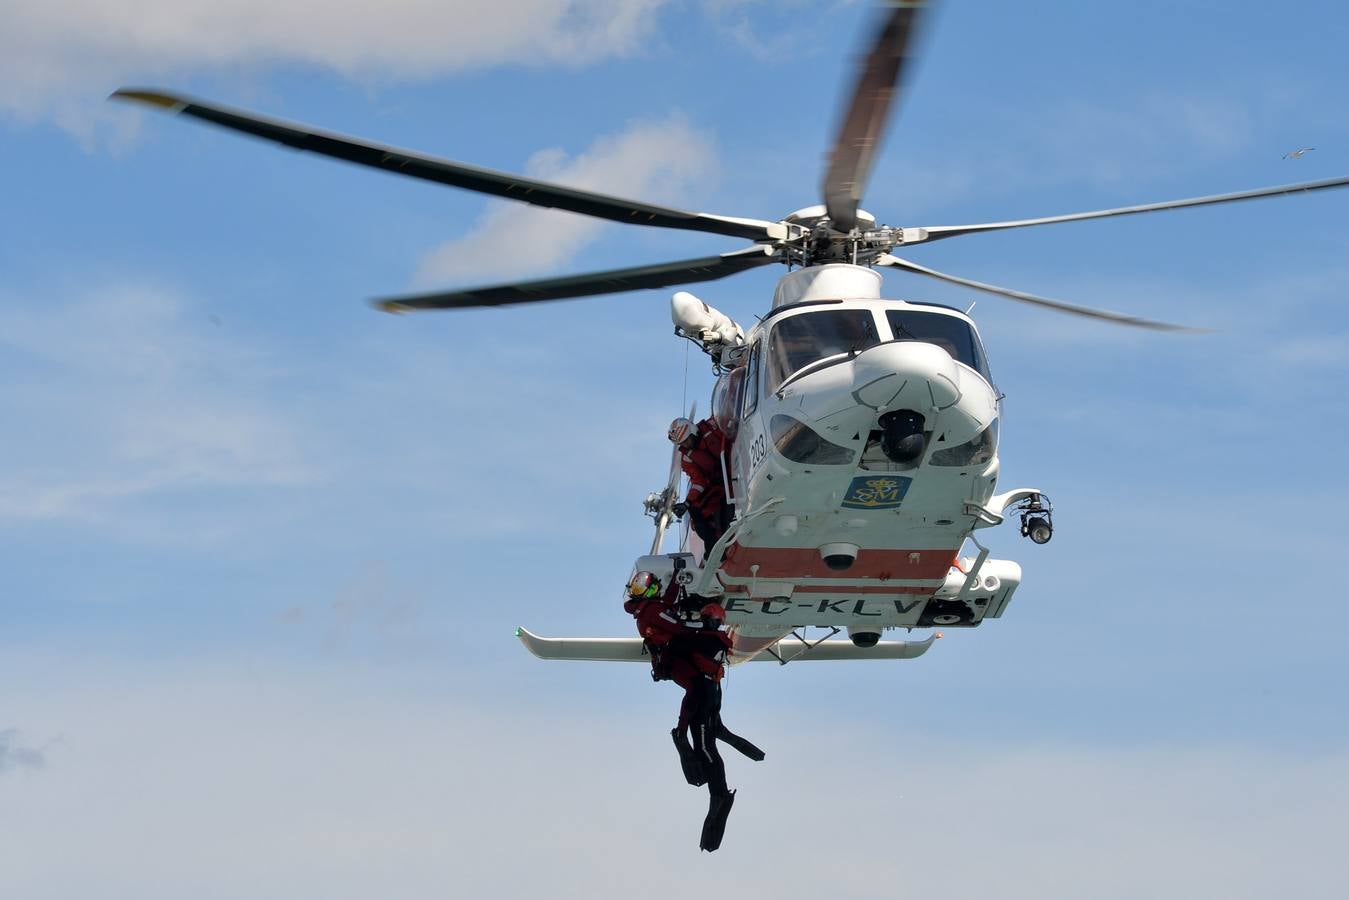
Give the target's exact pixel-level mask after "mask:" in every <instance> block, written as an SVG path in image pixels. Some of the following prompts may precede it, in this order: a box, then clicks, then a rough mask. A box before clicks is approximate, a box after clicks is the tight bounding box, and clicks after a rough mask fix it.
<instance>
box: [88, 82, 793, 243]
mask: <svg viewBox="0 0 1349 900" xmlns="http://www.w3.org/2000/svg"><path fill="white" fill-rule="evenodd" d="M112 99H116V100H130V101H134V102H137V103H145V104H148V105H150V106H155V107H159V108H161V109H166V110H168V111H169V112H171V113H180V114H182V115H185V116H192V117H193V118H196V119H202V120H203V121H206V122H211V123H212V124H215V125H220V126H222V127H225V128H230V129H233V130H235V131H241V132H243V133H245V134H251V135H253V136H254V137H260V138H263V139H264V140H268V141H275V142H276V143H278V144H285V145H286V146H288V147H293V148H294V149H296V150H308V151H309V152H311V153H319V154H322V155H324V156H331V157H334V158H336V159H343V160H346V161H347V162H352V163H357V164H358V165H362V166H370V167H371V168H375V169H383V170H384V171H386V172H394V173H396V174H399V175H408V176H411V177H413V178H421V179H423V180H425V181H434V182H437V183H439V184H448V185H450V186H452V187H458V188H465V189H467V190H470V191H477V192H479V193H482V194H492V195H494V196H497V197H506V198H508V199H511V200H519V201H522V202H524V203H532V204H533V205H535V206H544V207H549V208H552V209H561V210H566V211H567V212H574V213H580V214H581V215H586V216H595V217H596V218H600V219H611V220H613V221H615V222H626V223H630V224H635V225H653V226H656V227H659V228H681V229H684V230H686V231H706V232H710V233H712V234H724V235H729V236H730V237H739V238H748V239H750V240H757V241H762V240H780V239H783V238H785V237H786V236H787V229H786V226H784V225H782V224H781V223H778V222H765V221H760V220H758V219H737V218H732V217H729V216H717V215H712V214H710V213H692V212H685V211H683V210H680V209H672V208H670V207H665V206H654V205H652V204H650V203H641V202H638V201H635V200H624V199H623V198H621V197H610V196H607V195H605V194H596V193H592V192H590V191H583V190H578V189H576V188H569V187H563V186H562V185H557V184H550V183H548V182H546V181H535V180H533V179H529V178H524V177H522V176H520V175H512V174H510V173H509V172H497V171H494V170H492V169H482V168H479V167H477V166H470V165H465V164H464V163H459V162H453V161H451V160H447V159H438V158H436V157H434V156H426V155H424V154H421V153H414V152H412V151H410V150H399V149H397V148H394V147H386V146H383V145H381V144H372V143H368V142H366V141H362V140H359V139H357V138H352V137H346V136H344V135H340V134H335V133H332V132H326V131H318V130H316V129H314V128H311V127H310V126H308V125H301V124H299V123H295V122H285V121H282V120H280V119H272V118H268V117H266V116H259V115H256V114H254V113H250V112H246V111H244V110H240V109H233V108H231V107H227V106H217V105H215V104H212V103H206V102H204V101H201V100H197V99H194V98H192V97H187V96H183V95H179V94H170V93H165V92H162V91H156V90H145V89H133V88H122V89H120V90H117V91H114V92H113V94H112Z"/></svg>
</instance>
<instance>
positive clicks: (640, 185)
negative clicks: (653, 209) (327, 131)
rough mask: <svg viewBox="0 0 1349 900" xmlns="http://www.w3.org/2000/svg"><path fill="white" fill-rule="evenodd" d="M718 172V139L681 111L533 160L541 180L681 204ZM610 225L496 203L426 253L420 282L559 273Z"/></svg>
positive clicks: (533, 171)
mask: <svg viewBox="0 0 1349 900" xmlns="http://www.w3.org/2000/svg"><path fill="white" fill-rule="evenodd" d="M714 171H715V158H714V154H713V144H712V139H711V138H710V137H709V136H708V135H706V134H705V133H703V132H701V131H699V130H697V129H695V128H694V127H692V126H691V125H690V124H689V123H688V122H687V121H686V120H685V118H684V117H683V116H681V115H678V114H676V115H674V116H671V117H670V118H667V119H665V120H663V121H658V122H639V123H636V124H633V125H631V126H629V127H628V128H627V130H625V131H623V132H620V133H618V134H612V135H606V136H604V137H601V138H599V139H598V140H596V141H595V142H594V143H593V144H591V145H590V147H589V148H588V149H587V150H586V151H585V152H583V153H581V154H580V155H578V156H575V157H572V158H568V157H567V155H566V153H565V152H564V151H563V150H561V149H560V148H550V149H546V150H541V151H539V152H538V153H536V154H534V156H533V157H532V158H531V159H530V160H529V162H528V164H527V165H526V174H528V175H531V176H533V177H535V178H540V179H543V180H546V181H551V182H555V183H559V184H565V185H569V186H571V187H577V188H583V189H586V190H592V191H597V192H600V193H604V194H610V195H614V196H619V197H627V198H631V199H635V200H648V201H651V202H675V201H676V199H677V198H678V197H679V196H680V195H681V194H683V193H685V192H686V191H687V190H689V189H690V188H692V187H693V186H694V185H702V186H705V185H706V183H707V181H708V180H709V179H710V178H711V177H712V175H713V174H714ZM607 224H608V223H606V222H605V221H604V220H602V219H595V218H591V217H588V216H577V215H571V214H568V213H559V212H555V211H553V210H547V209H541V208H538V207H528V206H524V205H522V204H519V203H497V204H494V205H493V206H492V207H491V209H490V210H488V211H487V212H486V213H485V214H484V215H483V216H482V218H481V219H479V221H478V222H477V223H476V225H475V227H474V229H473V231H471V232H470V233H469V234H467V235H465V236H464V237H461V238H457V239H455V240H452V241H449V242H447V243H445V244H442V245H441V246H439V247H437V248H436V249H434V250H432V251H431V252H430V253H429V254H428V255H427V256H426V258H425V259H424V260H423V262H422V266H421V272H420V274H419V277H418V283H419V284H420V285H422V286H431V285H438V284H441V283H444V282H447V281H461V282H462V281H463V280H465V279H475V278H489V277H503V276H509V277H512V278H513V277H517V276H521V275H525V274H528V273H535V272H551V271H556V270H558V269H559V268H561V267H562V266H563V264H564V263H566V261H567V260H568V259H569V258H570V257H572V256H574V255H575V254H576V253H577V252H578V251H579V250H580V249H581V248H582V247H584V246H585V245H586V244H588V243H590V242H591V241H593V240H594V239H595V238H596V237H597V236H598V235H599V233H600V232H601V230H602V229H603V228H604V227H605V226H606V225H607ZM634 264H637V261H634Z"/></svg>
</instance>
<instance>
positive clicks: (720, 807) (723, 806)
mask: <svg viewBox="0 0 1349 900" xmlns="http://www.w3.org/2000/svg"><path fill="white" fill-rule="evenodd" d="M734 803H735V791H727V792H726V793H724V794H713V795H712V798H711V801H710V802H709V803H708V804H707V818H706V819H704V820H703V836H702V840H701V841H699V842H698V847H699V848H700V849H702V850H706V851H707V852H709V853H711V852H712V851H713V850H716V849H717V848H718V847H720V846H721V838H722V836H723V835H724V834H726V819H727V818H729V817H730V815H731V806H732V804H734Z"/></svg>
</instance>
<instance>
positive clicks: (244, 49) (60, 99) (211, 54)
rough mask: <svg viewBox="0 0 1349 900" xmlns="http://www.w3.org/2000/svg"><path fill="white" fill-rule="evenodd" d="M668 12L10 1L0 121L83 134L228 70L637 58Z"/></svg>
mask: <svg viewBox="0 0 1349 900" xmlns="http://www.w3.org/2000/svg"><path fill="white" fill-rule="evenodd" d="M667 2H668V0H450V2H446V0H387V2H383V3H378V4H361V3H356V4H338V5H334V4H331V3H320V2H317V0H296V2H285V3H273V2H267V0H138V2H132V3H125V2H116V0H65V2H61V3H47V2H43V0H10V2H7V3H6V4H4V8H3V12H2V13H0V22H2V23H3V26H2V27H0V112H9V113H11V114H14V115H17V116H18V117H20V118H21V119H36V118H45V117H49V116H50V117H55V118H56V119H57V120H58V121H59V122H61V123H62V124H63V125H65V126H66V127H69V128H72V129H76V130H81V131H86V130H87V129H88V126H89V124H90V122H91V117H93V116H97V115H99V114H100V113H99V110H98V108H97V106H96V104H99V103H101V102H102V98H103V97H104V96H106V94H107V92H108V91H109V90H110V89H112V88H115V87H117V86H118V85H120V84H123V83H126V82H127V81H135V80H149V79H156V78H161V77H165V76H170V75H179V76H181V75H183V74H185V73H191V72H200V71H203V70H213V69H215V70H218V69H220V68H221V67H225V66H239V65H243V66H256V67H266V66H271V65H276V64H280V63H300V64H305V65H312V66H316V67H320V68H323V69H329V70H333V71H337V72H340V73H343V74H347V75H351V76H358V77H365V78H376V79H379V78H389V77H414V78H421V77H429V76H433V75H437V74H443V73H447V72H455V71H462V70H466V69H475V68H482V67H486V66H493V65H500V64H503V63H522V64H528V65H540V64H543V65H568V66H579V65H585V64H588V63H593V62H595V61H597V60H600V59H604V58H606V57H612V56H621V55H625V54H629V53H632V52H635V51H637V50H639V49H640V48H641V47H642V44H643V41H644V40H645V39H646V38H647V37H648V36H649V35H650V34H651V33H652V31H653V29H654V27H655V21H656V13H657V11H658V10H659V9H660V8H661V7H662V6H663V5H665V4H666V3H667ZM103 115H104V116H106V115H107V114H106V113H105V114H103Z"/></svg>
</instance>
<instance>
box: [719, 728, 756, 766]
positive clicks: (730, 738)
mask: <svg viewBox="0 0 1349 900" xmlns="http://www.w3.org/2000/svg"><path fill="white" fill-rule="evenodd" d="M717 740H719V741H721V742H722V743H723V744H730V745H731V746H732V747H734V748H735V749H737V750H739V751H740V752H741V753H742V754H744V755H745V756H748V757H749V758H750V759H752V760H754V761H755V762H763V758H764V752H763V751H762V750H760V749H759V748H758V747H756V746H754V745H753V744H751V743H750V742H749V741H747V740H745V739H744V738H742V737H741V736H740V735H738V734H735V733H733V732H732V731H731V730H730V729H729V728H727V727H726V726H725V725H722V724H720V723H718V725H717Z"/></svg>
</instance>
